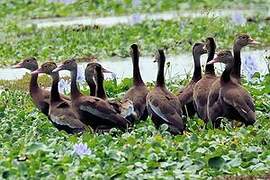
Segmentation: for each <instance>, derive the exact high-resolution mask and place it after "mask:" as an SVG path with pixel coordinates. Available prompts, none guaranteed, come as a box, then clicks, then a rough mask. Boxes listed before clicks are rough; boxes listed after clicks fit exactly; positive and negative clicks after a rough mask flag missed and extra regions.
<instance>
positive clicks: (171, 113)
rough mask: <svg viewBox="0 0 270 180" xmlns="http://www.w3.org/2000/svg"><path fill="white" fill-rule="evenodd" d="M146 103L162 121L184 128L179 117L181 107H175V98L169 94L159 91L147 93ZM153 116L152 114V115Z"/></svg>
mask: <svg viewBox="0 0 270 180" xmlns="http://www.w3.org/2000/svg"><path fill="white" fill-rule="evenodd" d="M147 97H148V98H147V105H148V108H150V109H151V111H152V112H153V113H154V114H155V115H156V116H158V117H159V119H162V121H163V123H166V124H168V125H173V126H176V127H177V128H179V129H180V130H183V129H184V123H183V120H182V117H181V115H182V114H181V113H180V112H181V108H180V106H179V107H178V108H177V104H178V102H177V100H176V99H175V98H172V97H170V96H166V95H163V94H160V93H155V94H152V93H149V95H148V96H147ZM152 118H153V116H152Z"/></svg>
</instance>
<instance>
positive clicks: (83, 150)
mask: <svg viewBox="0 0 270 180" xmlns="http://www.w3.org/2000/svg"><path fill="white" fill-rule="evenodd" d="M74 153H75V154H76V155H78V156H80V157H83V156H89V155H91V153H92V151H91V150H90V149H89V148H88V146H87V144H85V143H78V144H75V145H74Z"/></svg>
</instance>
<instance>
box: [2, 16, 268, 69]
mask: <svg viewBox="0 0 270 180" xmlns="http://www.w3.org/2000/svg"><path fill="white" fill-rule="evenodd" d="M181 22H184V23H185V25H184V27H183V28H182V29H181V30H180V28H179V24H180V23H181ZM259 24H261V25H262V27H261V30H260V31H258V24H255V23H247V24H245V25H244V26H237V25H234V24H231V23H230V22H229V21H228V18H217V19H216V18H195V19H189V18H180V19H179V20H168V21H144V22H141V23H137V24H135V25H133V26H129V25H117V26H113V27H107V28H106V27H99V26H93V27H92V26H79V27H59V28H46V29H36V28H35V27H31V28H24V27H20V26H16V28H14V29H13V28H11V29H9V28H8V27H6V28H7V29H6V30H5V31H6V38H5V40H4V41H2V42H1V43H0V60H1V64H0V66H4V65H10V64H13V63H15V62H17V61H20V60H21V59H23V58H25V57H29V56H36V57H37V59H38V60H39V61H40V62H44V61H46V60H47V59H52V60H53V61H56V62H59V61H61V60H63V59H66V58H70V57H87V56H94V57H98V58H99V59H103V58H105V57H111V56H120V57H127V56H129V51H128V48H126V47H128V46H129V45H130V44H132V43H134V42H138V44H139V45H140V48H141V49H142V51H141V52H142V55H148V56H149V55H150V56H151V55H152V54H153V52H154V51H155V50H156V49H157V48H161V47H162V48H164V49H166V51H167V53H169V54H179V53H181V52H184V51H190V50H191V49H192V44H193V43H195V42H198V41H201V40H202V39H204V38H205V37H207V36H214V37H215V38H216V40H217V42H218V44H217V45H218V48H231V47H232V43H233V40H234V38H235V35H236V34H238V33H239V32H242V33H243V32H248V33H249V34H250V35H251V36H252V37H256V40H257V41H259V42H261V46H262V47H264V46H268V45H269V43H270V37H269V36H268V34H269V33H270V29H269V28H268V26H269V25H268V23H266V22H261V23H259ZM180 26H181V25H180ZM164 29H166V30H165V31H164ZM8 31H9V32H8ZM11 32H13V33H11ZM105 40H106V41H105ZM10 42H12V43H10ZM257 48H258V47H257Z"/></svg>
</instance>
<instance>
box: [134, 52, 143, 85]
mask: <svg viewBox="0 0 270 180" xmlns="http://www.w3.org/2000/svg"><path fill="white" fill-rule="evenodd" d="M132 63H133V84H134V85H135V86H139V85H143V84H144V82H143V80H142V77H141V73H140V68H139V52H133V54H132Z"/></svg>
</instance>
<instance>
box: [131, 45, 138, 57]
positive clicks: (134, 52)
mask: <svg viewBox="0 0 270 180" xmlns="http://www.w3.org/2000/svg"><path fill="white" fill-rule="evenodd" d="M129 54H130V56H131V57H132V56H134V55H135V54H137V55H138V56H139V55H140V51H139V47H138V45H137V44H132V45H131V46H130V51H129Z"/></svg>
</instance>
